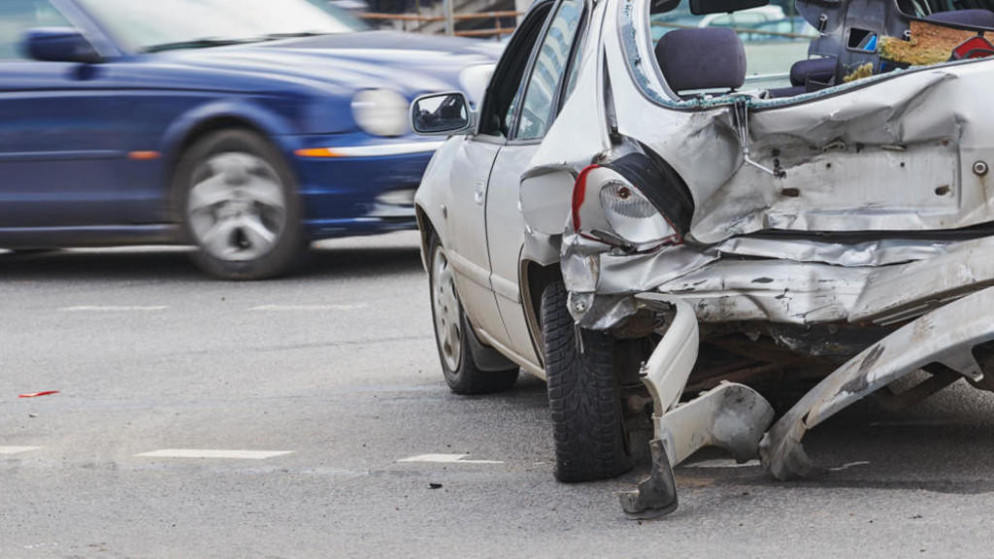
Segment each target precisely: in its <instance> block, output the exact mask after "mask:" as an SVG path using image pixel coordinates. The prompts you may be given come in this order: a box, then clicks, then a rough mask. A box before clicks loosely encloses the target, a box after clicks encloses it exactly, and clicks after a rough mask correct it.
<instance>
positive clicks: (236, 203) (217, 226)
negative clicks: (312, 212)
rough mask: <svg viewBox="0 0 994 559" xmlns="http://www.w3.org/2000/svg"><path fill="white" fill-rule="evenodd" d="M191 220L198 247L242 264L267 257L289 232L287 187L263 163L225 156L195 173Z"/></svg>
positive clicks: (189, 202) (245, 155) (189, 207)
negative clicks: (287, 231) (284, 189)
mask: <svg viewBox="0 0 994 559" xmlns="http://www.w3.org/2000/svg"><path fill="white" fill-rule="evenodd" d="M192 183H193V188H191V189H190V196H189V198H188V200H187V207H186V211H187V217H188V222H189V224H190V229H191V232H192V234H193V237H194V240H195V241H196V243H197V245H198V246H200V247H201V249H203V250H204V251H206V252H207V253H208V254H210V255H211V256H213V257H215V258H219V259H221V260H227V261H233V262H243V261H247V260H255V259H257V258H259V257H261V256H264V255H266V254H268V253H269V252H270V251H272V250H273V248H274V247H275V246H276V243H277V242H279V239H280V236H281V235H282V234H283V231H284V229H285V228H286V198H285V196H284V194H283V181H282V180H281V179H280V177H279V174H277V172H276V170H275V169H273V167H272V166H271V165H270V164H269V163H267V162H266V161H265V160H264V159H262V158H261V157H257V156H255V155H251V154H248V153H235V152H232V153H222V154H218V155H214V156H212V157H210V158H208V159H207V160H206V161H204V162H203V163H201V164H200V165H199V166H198V167H197V168H196V169H195V170H194V172H193V180H192Z"/></svg>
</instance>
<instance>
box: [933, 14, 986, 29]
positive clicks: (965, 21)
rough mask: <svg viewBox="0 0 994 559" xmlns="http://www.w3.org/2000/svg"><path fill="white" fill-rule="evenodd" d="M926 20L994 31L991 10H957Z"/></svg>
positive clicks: (935, 15) (934, 15)
mask: <svg viewBox="0 0 994 559" xmlns="http://www.w3.org/2000/svg"><path fill="white" fill-rule="evenodd" d="M925 19H927V20H929V21H938V22H940V23H957V24H960V25H970V26H972V27H989V28H992V29H994V12H992V11H990V10H983V9H977V10H956V11H953V12H936V13H934V14H931V15H929V16H926V17H925Z"/></svg>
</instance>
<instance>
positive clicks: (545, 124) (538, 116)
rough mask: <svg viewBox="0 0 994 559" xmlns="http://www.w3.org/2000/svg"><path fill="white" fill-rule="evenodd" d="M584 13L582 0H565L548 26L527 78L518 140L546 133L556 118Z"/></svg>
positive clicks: (534, 137)
mask: <svg viewBox="0 0 994 559" xmlns="http://www.w3.org/2000/svg"><path fill="white" fill-rule="evenodd" d="M582 16H583V2H582V1H581V0H565V1H564V2H563V3H562V4H560V5H559V11H557V12H556V16H555V17H554V18H553V20H552V23H551V24H550V25H549V31H548V33H547V34H546V36H545V39H544V40H543V41H542V47H541V50H540V51H539V53H538V58H536V60H535V67H534V69H533V70H532V74H531V77H530V78H529V80H528V89H527V90H526V92H525V96H524V100H523V102H522V107H521V117H520V120H519V121H518V133H517V136H516V137H517V139H521V140H529V139H536V138H541V137H543V136H545V132H546V131H547V130H548V129H549V125H550V124H551V123H552V120H553V116H554V115H553V114H552V109H553V100H554V99H555V96H556V92H557V87H558V85H559V82H560V81H561V80H562V77H563V74H564V73H565V71H566V65H567V63H568V62H569V58H570V52H571V49H570V47H571V46H572V45H573V38H574V37H575V35H576V32H577V29H578V28H579V27H580V19H581V17H582Z"/></svg>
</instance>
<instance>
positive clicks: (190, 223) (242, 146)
mask: <svg viewBox="0 0 994 559" xmlns="http://www.w3.org/2000/svg"><path fill="white" fill-rule="evenodd" d="M225 156H235V157H245V156H247V157H248V158H251V160H252V161H253V162H254V163H255V164H258V167H257V168H255V167H252V168H251V170H250V171H245V170H242V172H241V173H240V174H238V176H240V177H242V176H244V177H248V178H251V179H262V180H263V182H264V184H265V185H266V188H267V189H268V193H275V192H277V191H278V192H279V193H280V195H281V197H282V200H280V202H282V208H279V207H278V205H277V204H273V205H271V206H270V205H266V203H264V202H262V201H259V200H255V199H252V197H251V195H246V194H244V192H250V191H249V190H248V189H247V188H242V189H241V190H239V188H240V187H244V186H245V184H247V181H244V182H245V184H239V183H238V182H237V181H234V182H232V181H229V180H227V175H226V174H225V173H218V175H225V180H224V181H222V182H223V183H224V188H230V191H231V193H232V194H231V196H232V198H231V199H228V200H225V201H223V202H220V203H218V204H214V205H209V206H207V205H205V206H202V207H201V208H200V209H198V210H192V209H191V207H190V200H191V194H192V192H193V190H194V188H195V187H197V185H198V184H201V182H202V181H204V180H205V178H204V177H205V176H206V177H208V178H217V176H210V175H204V174H205V173H210V169H211V166H210V164H209V163H208V162H209V161H218V158H220V157H225ZM260 162H261V163H260ZM246 169H249V167H246ZM173 192H174V193H176V198H175V199H176V211H177V214H178V216H179V218H180V220H181V222H182V224H183V233H184V238H185V239H186V241H187V242H189V243H190V244H193V245H196V246H197V248H198V250H197V252H196V253H195V254H194V256H193V259H194V261H195V262H196V263H197V265H198V266H199V267H200V268H201V269H203V270H204V271H205V272H207V273H208V274H210V275H212V276H214V277H216V278H219V279H224V280H261V279H268V278H273V277H276V276H280V275H284V274H286V273H288V272H290V271H291V270H292V269H293V268H294V267H295V266H296V265H297V264H298V263H299V260H300V257H301V256H302V254H303V252H304V249H305V248H306V239H305V238H304V235H303V230H302V224H301V208H300V198H299V196H298V194H297V184H296V179H295V178H294V174H293V172H292V171H291V170H290V167H289V165H288V164H287V162H286V160H285V159H284V157H283V155H282V153H280V151H279V150H278V149H277V148H276V147H275V146H274V145H273V144H271V143H270V142H269V141H268V140H266V139H265V138H264V137H262V136H260V135H258V134H256V133H254V132H251V131H248V130H237V129H233V130H222V131H219V132H214V133H212V134H210V135H208V136H206V137H204V138H202V139H200V140H199V141H197V142H196V143H194V144H193V146H191V147H190V148H189V149H188V150H187V151H186V152H185V153H184V154H183V155H182V157H181V158H180V161H179V162H178V164H177V166H176V171H175V173H174V174H173ZM268 199H275V198H274V197H273V196H269V197H268ZM235 204H241V205H240V206H235ZM242 210H244V212H245V214H246V215H251V216H252V217H253V219H257V221H258V222H259V223H260V224H264V227H265V228H266V229H265V232H266V233H268V234H269V235H270V236H271V237H272V238H271V239H266V238H265V237H263V236H261V235H260V236H256V237H253V236H252V235H254V234H255V232H256V231H259V230H258V229H257V228H255V227H242V228H241V229H238V227H237V226H233V227H231V228H230V229H232V231H230V232H227V233H224V234H219V235H217V237H223V238H225V239H228V240H227V241H224V242H225V243H227V244H229V245H234V246H235V249H234V250H228V253H230V254H226V255H224V256H222V255H219V254H218V252H221V251H219V250H218V249H216V248H211V247H214V246H215V243H211V247H209V246H207V243H206V242H205V241H204V238H207V236H206V235H203V232H202V231H201V232H200V234H198V230H202V229H203V228H204V227H203V225H201V224H202V223H204V221H201V222H199V223H197V224H196V225H195V223H194V222H195V220H197V219H200V220H207V221H208V222H209V220H210V219H214V220H216V221H215V223H221V221H222V218H221V217H219V215H220V212H222V211H227V212H228V214H227V216H228V218H230V217H231V215H234V214H237V216H236V218H240V217H241V216H242V213H241V212H242ZM232 212H234V213H232ZM270 228H271V229H270ZM225 231H227V228H226V229H225ZM239 235H240V236H241V238H240V239H239ZM255 239H259V242H256V240H255ZM263 239H265V240H263ZM242 245H245V247H246V251H245V252H241V253H239V252H238V247H240V246H242Z"/></svg>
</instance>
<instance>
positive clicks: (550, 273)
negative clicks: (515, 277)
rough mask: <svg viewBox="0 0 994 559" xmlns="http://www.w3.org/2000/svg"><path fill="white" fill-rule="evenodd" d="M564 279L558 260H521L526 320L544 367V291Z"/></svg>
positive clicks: (522, 292) (522, 297)
mask: <svg viewBox="0 0 994 559" xmlns="http://www.w3.org/2000/svg"><path fill="white" fill-rule="evenodd" d="M562 279H563V274H562V270H561V269H560V267H559V261H558V260H556V262H555V263H542V262H539V261H536V260H531V259H523V260H522V261H521V306H522V307H523V310H524V313H525V320H526V321H527V322H528V331H529V332H530V333H531V338H532V344H534V346H535V354H536V355H537V356H538V359H539V362H540V363H539V364H540V365H542V367H545V351H544V349H543V348H544V347H545V340H544V339H543V337H542V291H544V290H545V288H546V287H548V285H549V284H551V283H554V282H557V281H562Z"/></svg>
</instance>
